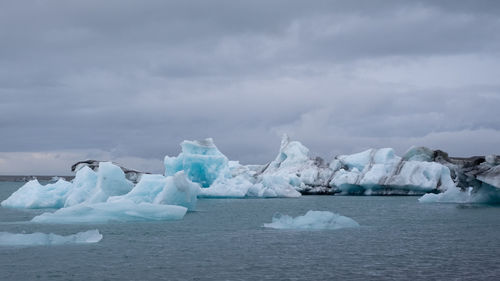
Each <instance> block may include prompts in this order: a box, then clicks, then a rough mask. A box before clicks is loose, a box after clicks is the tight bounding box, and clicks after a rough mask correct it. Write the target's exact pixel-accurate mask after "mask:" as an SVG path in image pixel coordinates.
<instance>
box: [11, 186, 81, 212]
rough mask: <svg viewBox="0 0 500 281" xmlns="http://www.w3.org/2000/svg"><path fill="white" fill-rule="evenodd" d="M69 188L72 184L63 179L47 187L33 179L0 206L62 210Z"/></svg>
mask: <svg viewBox="0 0 500 281" xmlns="http://www.w3.org/2000/svg"><path fill="white" fill-rule="evenodd" d="M71 188H72V184H71V183H70V182H67V181H65V180H64V179H59V180H58V181H57V182H55V183H49V184H47V185H41V184H40V183H39V182H38V180H36V179H35V180H31V181H29V182H27V183H26V184H25V185H23V186H22V187H21V188H19V189H18V190H17V191H15V192H14V193H12V194H11V195H10V196H9V198H7V199H6V200H4V201H2V203H1V204H2V206H4V207H10V208H30V209H38V208H62V207H63V206H64V204H65V201H66V197H67V196H68V194H69V193H70V190H71Z"/></svg>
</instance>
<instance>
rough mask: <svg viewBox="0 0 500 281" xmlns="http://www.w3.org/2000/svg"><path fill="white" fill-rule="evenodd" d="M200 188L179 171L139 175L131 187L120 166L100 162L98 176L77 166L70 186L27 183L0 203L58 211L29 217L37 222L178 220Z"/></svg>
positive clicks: (191, 207) (194, 198)
mask: <svg viewBox="0 0 500 281" xmlns="http://www.w3.org/2000/svg"><path fill="white" fill-rule="evenodd" d="M199 189H200V186H199V185H198V184H196V183H193V182H191V181H190V180H189V179H188V178H187V177H186V175H185V173H184V172H183V171H180V172H177V173H175V174H174V175H172V176H167V177H165V176H163V175H150V174H142V176H141V179H140V180H139V182H138V183H137V184H135V185H134V184H133V183H132V182H131V181H129V180H128V179H127V178H126V176H125V173H124V172H123V170H122V168H120V167H119V166H117V165H114V164H113V163H111V162H101V163H99V166H98V169H97V172H95V171H93V170H92V169H91V168H90V167H87V166H81V167H79V170H78V171H77V173H76V176H75V178H74V179H73V181H72V182H67V181H65V180H62V179H60V180H59V181H58V182H56V183H53V184H48V185H45V186H43V185H40V184H39V183H38V181H36V180H35V181H31V182H28V183H27V184H25V185H24V186H22V187H21V188H20V189H19V190H17V191H16V192H14V193H13V194H12V195H11V196H10V197H9V198H7V199H6V200H4V201H3V202H2V203H1V204H2V206H4V207H15V208H55V209H58V210H56V211H55V212H53V213H51V212H46V213H43V214H41V215H39V216H36V217H34V218H33V219H32V221H33V222H37V223H104V222H109V221H121V222H125V221H145V220H178V219H182V218H183V217H184V215H185V214H186V212H187V211H188V210H191V211H194V210H195V208H196V202H197V195H198V192H199Z"/></svg>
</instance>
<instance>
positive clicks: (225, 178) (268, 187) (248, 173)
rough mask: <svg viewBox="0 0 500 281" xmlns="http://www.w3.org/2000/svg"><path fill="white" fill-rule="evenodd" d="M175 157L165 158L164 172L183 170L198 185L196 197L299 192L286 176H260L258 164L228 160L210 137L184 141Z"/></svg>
mask: <svg viewBox="0 0 500 281" xmlns="http://www.w3.org/2000/svg"><path fill="white" fill-rule="evenodd" d="M181 148H182V152H181V153H180V154H179V155H178V156H177V157H169V156H166V157H165V175H167V176H168V175H172V174H174V173H176V172H179V171H184V172H185V173H186V175H187V176H188V178H189V179H190V180H192V181H193V182H196V183H198V184H200V185H201V186H202V187H203V188H201V190H200V193H199V196H200V197H233V198H242V197H298V196H300V193H299V192H298V191H296V189H295V188H294V187H293V186H292V185H291V184H290V183H289V181H288V179H285V178H284V177H281V176H277V175H263V174H262V173H261V171H260V170H261V169H262V167H260V166H255V165H249V166H244V165H241V164H239V162H237V161H228V159H227V157H226V156H225V155H224V154H222V153H221V152H220V151H219V150H218V149H217V147H216V146H215V144H214V142H213V140H212V139H211V138H208V139H205V140H203V141H184V142H182V143H181Z"/></svg>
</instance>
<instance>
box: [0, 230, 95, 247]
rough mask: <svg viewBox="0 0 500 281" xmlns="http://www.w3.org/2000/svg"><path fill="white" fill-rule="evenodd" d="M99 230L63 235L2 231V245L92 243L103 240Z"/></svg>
mask: <svg viewBox="0 0 500 281" xmlns="http://www.w3.org/2000/svg"><path fill="white" fill-rule="evenodd" d="M101 239H102V234H101V233H99V230H97V229H94V230H88V231H84V232H78V233H76V234H72V235H67V236H62V235H57V234H54V233H48V234H47V233H41V232H35V233H30V234H24V233H10V232H0V246H52V245H65V244H90V243H97V242H99V241H101Z"/></svg>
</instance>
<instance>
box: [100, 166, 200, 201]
mask: <svg viewBox="0 0 500 281" xmlns="http://www.w3.org/2000/svg"><path fill="white" fill-rule="evenodd" d="M199 191H200V186H199V185H198V184H196V183H193V182H191V181H190V180H188V179H187V178H186V176H185V174H184V171H180V172H177V173H175V174H174V175H173V176H169V177H164V176H162V175H148V174H144V175H142V177H141V180H140V181H139V182H138V183H137V185H136V186H135V187H134V188H133V189H132V190H131V191H130V192H129V193H127V194H125V195H123V196H115V197H110V198H109V199H108V202H118V201H120V200H124V199H125V200H131V201H132V202H134V203H141V202H145V203H154V204H163V205H179V206H184V207H186V208H188V209H189V210H195V209H196V202H197V195H198V193H199Z"/></svg>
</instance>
